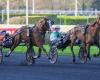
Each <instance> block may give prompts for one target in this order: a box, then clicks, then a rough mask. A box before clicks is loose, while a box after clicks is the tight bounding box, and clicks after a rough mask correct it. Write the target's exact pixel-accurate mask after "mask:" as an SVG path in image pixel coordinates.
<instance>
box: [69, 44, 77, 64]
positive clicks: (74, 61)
mask: <svg viewBox="0 0 100 80" xmlns="http://www.w3.org/2000/svg"><path fill="white" fill-rule="evenodd" d="M70 48H71V51H72V55H73V61H72V62H73V63H75V61H76V60H75V54H74V51H73V45H71V46H70Z"/></svg>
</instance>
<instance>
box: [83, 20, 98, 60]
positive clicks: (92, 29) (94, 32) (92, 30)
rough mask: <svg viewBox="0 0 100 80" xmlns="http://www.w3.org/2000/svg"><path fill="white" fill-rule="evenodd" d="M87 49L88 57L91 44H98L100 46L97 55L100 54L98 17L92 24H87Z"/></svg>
mask: <svg viewBox="0 0 100 80" xmlns="http://www.w3.org/2000/svg"><path fill="white" fill-rule="evenodd" d="M84 35H85V49H86V53H87V57H88V58H89V59H91V58H90V46H91V45H96V46H97V47H98V48H99V53H98V54H97V55H95V56H99V55H100V19H97V20H96V21H95V22H94V23H93V24H92V25H87V27H86V29H85V34H84Z"/></svg>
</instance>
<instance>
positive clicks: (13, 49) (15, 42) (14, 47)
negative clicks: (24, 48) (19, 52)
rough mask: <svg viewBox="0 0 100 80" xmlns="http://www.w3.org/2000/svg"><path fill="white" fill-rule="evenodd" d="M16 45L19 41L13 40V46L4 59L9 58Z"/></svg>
mask: <svg viewBox="0 0 100 80" xmlns="http://www.w3.org/2000/svg"><path fill="white" fill-rule="evenodd" d="M18 43H19V40H15V42H14V44H13V45H12V47H11V48H10V51H9V52H8V54H6V55H5V57H9V56H10V54H11V53H12V52H13V50H14V49H15V48H16V47H17V45H18Z"/></svg>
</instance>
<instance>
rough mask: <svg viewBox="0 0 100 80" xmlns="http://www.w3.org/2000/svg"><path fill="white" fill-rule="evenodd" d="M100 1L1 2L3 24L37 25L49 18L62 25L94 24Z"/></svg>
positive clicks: (22, 0)
mask: <svg viewBox="0 0 100 80" xmlns="http://www.w3.org/2000/svg"><path fill="white" fill-rule="evenodd" d="M99 6H100V0H0V23H1V24H9V23H10V24H35V23H36V22H37V21H38V20H39V19H40V18H42V17H44V16H49V17H50V18H51V19H53V20H54V21H55V24H60V25H76V24H82V25H85V24H88V23H92V22H93V21H94V20H95V18H96V16H97V14H99V12H100V7H99Z"/></svg>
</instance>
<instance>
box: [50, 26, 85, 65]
mask: <svg viewBox="0 0 100 80" xmlns="http://www.w3.org/2000/svg"><path fill="white" fill-rule="evenodd" d="M76 40H80V41H81V42H84V35H83V33H82V29H81V27H80V26H75V27H74V28H72V29H71V30H69V31H68V32H67V34H65V36H64V37H63V38H62V39H61V40H60V41H57V44H55V45H53V46H52V45H51V49H50V52H49V56H50V62H51V63H56V61H57V49H61V50H64V49H65V48H66V47H68V46H70V48H71V51H72V55H73V60H72V63H75V62H76V58H75V54H74V51H73V46H74V45H75V42H76ZM79 55H80V53H79ZM82 57H83V56H82ZM83 61H84V62H85V59H83Z"/></svg>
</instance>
